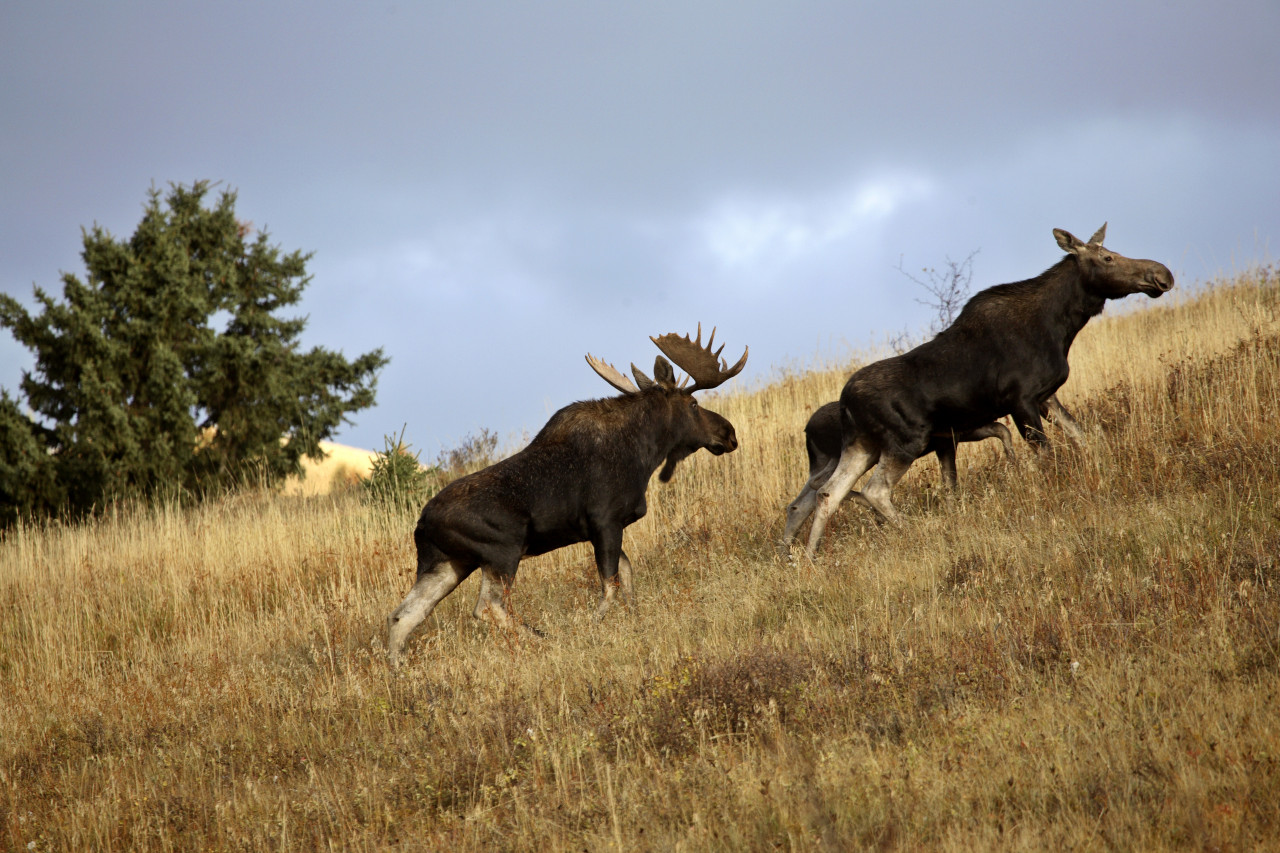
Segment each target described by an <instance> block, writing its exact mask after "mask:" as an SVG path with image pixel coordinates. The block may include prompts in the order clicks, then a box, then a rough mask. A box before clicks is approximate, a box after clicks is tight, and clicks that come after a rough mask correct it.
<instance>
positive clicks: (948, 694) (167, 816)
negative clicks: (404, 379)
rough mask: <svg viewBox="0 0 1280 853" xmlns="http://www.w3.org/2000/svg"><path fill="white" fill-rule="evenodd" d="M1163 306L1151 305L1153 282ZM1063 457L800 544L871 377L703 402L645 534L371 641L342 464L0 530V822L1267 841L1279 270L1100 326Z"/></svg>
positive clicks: (818, 841) (909, 499) (1278, 624)
mask: <svg viewBox="0 0 1280 853" xmlns="http://www.w3.org/2000/svg"><path fill="white" fill-rule="evenodd" d="M1131 301H1135V302H1136V301H1137V300H1131ZM1072 364H1073V375H1072V378H1071V381H1070V382H1069V383H1068V384H1067V385H1066V386H1065V387H1064V389H1063V391H1062V393H1061V395H1060V396H1061V398H1062V399H1063V401H1064V402H1065V403H1066V404H1067V405H1068V406H1069V407H1071V408H1072V409H1073V411H1075V412H1076V413H1077V414H1078V415H1079V416H1080V417H1081V419H1082V420H1084V421H1085V422H1086V424H1087V425H1089V426H1090V427H1091V428H1092V429H1093V430H1094V435H1093V437H1092V438H1091V440H1090V442H1089V444H1088V446H1086V447H1074V446H1071V445H1068V444H1060V445H1059V446H1058V447H1057V448H1056V449H1055V450H1054V451H1052V452H1050V453H1047V454H1045V455H1043V456H1041V457H1039V458H1035V457H1033V454H1032V453H1031V451H1030V450H1029V449H1028V448H1027V447H1026V446H1025V445H1023V444H1021V442H1019V448H1018V449H1019V458H1020V464H1019V465H1018V466H1016V467H1011V466H1009V465H1007V464H1005V463H1004V462H1003V461H1002V459H1001V457H1000V454H999V451H998V447H997V446H996V445H995V443H994V442H988V443H985V444H983V445H980V446H978V445H966V446H964V447H963V448H962V449H961V451H960V460H959V463H960V479H961V494H960V495H959V497H958V498H957V500H956V501H955V502H954V503H953V504H950V505H948V504H947V503H946V502H945V501H943V500H941V499H940V497H939V493H938V472H937V467H936V465H935V464H933V463H932V462H928V463H922V464H918V465H917V466H916V467H915V468H914V469H913V470H912V472H911V473H910V474H909V475H908V477H907V478H906V479H905V480H904V481H903V483H902V485H900V486H899V488H898V490H897V491H896V492H895V500H896V501H897V503H898V506H899V508H900V509H901V510H903V512H904V513H905V514H906V516H907V518H908V523H907V525H906V526H905V527H904V528H903V529H902V530H887V529H881V528H878V527H877V526H876V525H875V523H874V522H873V520H872V519H871V517H870V514H869V513H868V512H867V511H865V510H860V509H858V508H857V507H853V506H848V505H846V506H845V507H844V508H843V509H842V510H841V512H840V513H839V514H838V515H837V516H836V517H835V518H834V519H833V522H832V524H831V525H830V527H829V528H828V536H827V540H826V543H825V544H824V546H823V549H822V552H821V554H820V556H819V559H818V560H817V561H816V562H815V563H813V564H809V563H807V562H805V561H804V560H802V559H801V560H799V561H796V562H793V563H784V562H782V561H781V560H779V559H778V558H777V557H776V556H775V555H774V542H775V540H776V538H777V536H778V535H779V534H780V532H781V528H782V508H783V507H784V506H785V504H786V503H787V502H788V501H789V500H790V499H791V498H792V497H793V496H794V494H795V492H796V491H798V490H799V488H800V485H801V483H802V481H803V479H804V475H805V461H804V452H803V447H802V441H801V429H802V427H803V424H804V422H805V419H806V418H807V417H808V414H809V413H810V412H811V411H812V410H813V408H815V407H816V406H818V405H820V404H821V403H823V402H826V401H827V400H831V399H834V398H835V397H836V395H837V394H838V391H839V388H840V386H841V384H842V383H843V380H844V371H833V372H816V373H811V374H807V375H803V376H791V377H788V378H786V379H784V380H781V381H779V382H777V383H776V384H774V385H771V386H769V387H767V388H764V389H761V390H759V391H758V392H755V393H750V394H736V395H735V394H724V395H719V396H715V395H709V396H708V399H707V400H706V402H707V405H708V406H710V407H711V408H713V409H716V410H718V411H720V412H722V413H723V414H725V415H727V416H728V417H729V418H730V419H731V420H732V421H733V422H734V423H735V424H736V425H737V427H738V433H739V437H740V439H741V442H742V448H741V450H740V451H739V452H737V453H735V454H732V455H728V456H724V457H720V458H711V457H709V456H708V455H707V454H699V455H698V456H697V457H695V458H694V459H691V460H689V461H688V462H686V463H685V464H684V465H683V466H682V467H681V470H680V471H679V472H678V473H677V475H676V477H675V480H674V481H673V482H672V483H671V484H670V485H667V486H663V485H661V484H658V483H657V482H655V483H654V484H653V486H652V487H651V489H650V506H651V511H650V514H649V516H648V517H647V518H645V519H644V520H643V521H641V522H640V523H638V524H636V525H635V526H633V527H632V528H631V529H630V530H629V532H628V535H627V550H628V552H629V553H630V554H631V555H632V558H633V561H634V563H635V569H636V584H637V592H638V594H639V597H640V600H639V602H638V604H637V606H636V607H635V608H634V609H631V610H628V609H626V608H618V609H615V610H614V612H613V613H611V614H610V616H609V618H607V619H606V621H605V622H604V623H603V624H595V623H594V622H592V621H591V619H590V615H591V611H592V607H593V603H594V601H595V597H596V595H597V581H596V579H595V571H594V567H593V565H592V561H591V558H590V555H589V552H588V551H587V550H586V549H584V548H581V547H576V548H571V549H566V550H563V551H560V552H557V553H555V554H552V555H548V556H546V557H542V558H538V559H534V560H529V561H526V563H524V564H523V566H522V569H521V573H520V583H519V585H518V586H517V588H516V590H515V594H514V596H513V601H512V609H513V610H514V612H515V613H516V614H517V615H518V616H519V617H520V618H522V619H523V620H525V621H526V622H528V623H531V624H533V625H536V626H537V627H539V628H541V629H543V630H544V631H545V632H546V633H547V638H546V639H544V640H541V641H533V642H531V641H529V640H526V639H524V638H522V637H519V636H514V635H509V634H506V633H502V632H499V631H496V630H495V629H491V628H490V627H488V626H486V625H482V624H477V623H475V622H473V620H471V618H470V610H471V607H472V605H473V603H474V596H475V594H476V590H477V587H478V581H477V580H475V579H471V580H468V581H467V582H466V583H465V584H463V586H462V587H460V588H459V590H458V592H456V593H455V594H454V595H453V596H451V597H450V598H448V599H446V600H445V602H444V603H443V604H442V605H441V606H440V608H439V609H438V611H437V614H436V615H435V616H434V617H433V618H432V619H431V620H428V622H427V623H426V624H425V625H424V626H423V628H422V629H421V630H420V632H419V634H417V635H415V637H414V638H413V639H412V640H411V642H410V645H409V649H408V660H407V664H406V666H405V667H404V668H403V670H402V671H400V672H398V673H392V672H390V671H389V670H388V668H387V667H386V665H385V663H384V642H385V618H386V615H387V613H389V612H390V611H391V609H392V608H393V607H395V605H396V604H397V603H398V602H399V601H400V599H401V597H402V596H403V595H404V593H405V592H406V591H407V590H408V588H409V585H410V582H411V580H412V570H413V565H414V558H413V552H412V543H411V537H410V533H411V530H412V527H413V523H414V518H413V517H412V515H411V514H404V515H393V514H390V513H388V512H385V511H379V510H375V509H371V508H369V507H367V506H365V505H364V504H362V503H360V502H359V501H358V500H357V499H356V497H355V496H353V495H351V494H349V493H348V494H346V495H337V496H334V497H317V498H306V499H299V498H283V497H269V496H254V495H246V496H243V497H240V498H237V499H234V500H229V501H226V502H223V503H220V504H217V505H211V506H206V507H203V508H201V509H198V510H194V511H179V510H176V509H170V508H161V509H157V510H147V511H135V512H129V511H123V510H122V511H119V512H117V513H113V514H110V515H108V516H107V517H104V518H101V519H99V520H98V521H97V523H95V524H93V525H91V526H81V527H51V528H47V529H22V530H18V531H16V532H13V533H11V534H9V535H8V536H7V537H6V538H5V539H4V540H3V542H0V696H3V697H4V701H3V702H0V846H2V847H5V848H8V849H35V850H46V849H49V850H63V849H81V848H85V847H95V848H99V849H118V850H127V849H172V848H184V849H258V848H271V849H286V850H293V849H302V850H312V849H327V848H329V847H334V848H356V849H366V848H367V849H375V848H378V849H386V848H389V849H444V848H451V849H464V850H490V849H513V850H581V849H584V848H585V849H619V850H645V849H652V850H668V849H691V850H696V849H723V850H739V849H772V848H780V849H832V850H845V849H857V848H867V847H871V848H878V849H890V850H891V849H904V850H906V849H920V848H932V849H946V850H955V849H960V850H973V849H987V848H999V849H1022V848H1035V849H1043V848H1045V847H1062V848H1067V847H1070V848H1073V849H1107V848H1114V849H1122V850H1131V849H1144V850H1159V849H1166V848H1175V847H1176V848H1182V847H1196V848H1203V849H1218V850H1230V849H1237V850H1245V849H1257V848H1266V847H1273V848H1275V847H1277V846H1280V842H1277V841H1276V839H1277V838H1280V714H1278V713H1277V710H1276V708H1277V700H1278V698H1280V282H1278V281H1277V278H1276V277H1275V276H1274V275H1273V274H1270V273H1266V272H1263V273H1254V274H1249V275H1244V276H1241V277H1240V278H1239V279H1238V280H1235V281H1232V282H1223V283H1220V284H1218V285H1216V286H1214V287H1212V288H1209V289H1207V290H1206V291H1205V292H1204V293H1203V294H1202V295H1201V296H1199V297H1197V298H1190V297H1185V296H1184V297H1181V298H1179V297H1174V296H1171V297H1166V298H1165V299H1162V300H1160V302H1148V301H1147V300H1141V304H1137V305H1135V306H1133V310H1129V311H1126V312H1123V313H1118V314H1116V315H1114V316H1109V317H1104V318H1101V319H1099V320H1096V321H1095V322H1094V323H1092V324H1091V325H1090V326H1089V327H1087V328H1086V330H1085V331H1084V332H1083V333H1082V334H1081V336H1080V338H1079V340H1078V342H1077V343H1076V346H1075V348H1074V350H1073V355H1072Z"/></svg>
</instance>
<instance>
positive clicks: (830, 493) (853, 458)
mask: <svg viewBox="0 0 1280 853" xmlns="http://www.w3.org/2000/svg"><path fill="white" fill-rule="evenodd" d="M876 455H877V454H876V452H875V451H873V450H871V449H870V448H868V447H866V446H864V445H863V444H861V443H857V444H851V445H849V446H848V447H846V448H845V449H844V451H843V452H842V453H841V454H840V462H839V464H837V465H836V470H835V471H834V472H832V474H831V477H830V479H828V480H827V482H826V483H824V484H823V485H822V488H821V489H820V490H819V491H818V498H817V503H818V507H817V512H816V513H815V514H814V517H813V527H811V528H810V529H809V547H808V549H807V553H808V556H809V559H810V560H812V559H813V557H814V555H815V554H816V553H817V552H818V545H819V544H820V543H821V542H822V532H823V530H825V529H826V526H827V519H829V518H830V517H831V514H832V513H833V512H835V511H836V509H837V508H838V507H839V506H840V502H841V501H843V500H844V499H845V496H846V495H848V494H849V492H850V491H851V490H852V489H853V484H854V483H856V482H858V478H859V477H861V476H862V475H863V474H865V473H867V469H868V468H870V467H871V466H872V465H874V464H875V461H876ZM859 497H861V496H859ZM863 502H864V503H865V500H864V501H863Z"/></svg>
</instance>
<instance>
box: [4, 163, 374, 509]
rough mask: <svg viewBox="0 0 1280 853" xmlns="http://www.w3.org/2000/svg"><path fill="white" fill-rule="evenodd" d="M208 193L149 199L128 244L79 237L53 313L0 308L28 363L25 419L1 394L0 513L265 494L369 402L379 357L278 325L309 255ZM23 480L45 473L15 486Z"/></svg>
mask: <svg viewBox="0 0 1280 853" xmlns="http://www.w3.org/2000/svg"><path fill="white" fill-rule="evenodd" d="M209 189H210V185H209V183H208V182H206V181H201V182H197V183H195V184H193V185H192V186H190V187H185V186H181V185H172V186H171V187H170V191H169V193H168V195H167V196H165V197H163V198H162V197H161V193H160V191H159V190H157V189H155V188H152V189H151V190H150V192H149V193H148V199H147V203H146V205H145V207H144V213H143V217H142V221H141V222H140V223H139V225H138V227H137V230H136V231H135V232H134V234H133V236H132V237H131V238H130V239H129V240H128V241H127V242H126V241H122V240H117V239H115V238H114V237H113V236H112V235H111V234H109V233H108V232H106V231H105V230H104V229H102V228H100V227H98V226H96V225H95V226H94V227H93V229H92V230H89V231H82V234H83V242H84V251H83V253H82V257H83V259H84V264H85V268H86V270H87V275H86V279H85V281H81V280H80V279H79V278H77V277H76V276H74V275H71V274H63V277H62V285H63V300H62V301H56V300H55V299H53V298H51V297H50V296H49V295H48V294H47V293H45V292H44V291H43V290H42V289H40V288H39V287H37V288H36V289H35V298H36V301H37V302H38V303H39V304H40V306H41V307H42V308H43V311H42V312H41V313H40V314H39V315H38V316H32V315H31V314H30V313H28V311H27V310H26V309H25V308H24V307H23V306H22V305H21V304H19V303H18V302H17V301H16V300H15V299H13V298H12V297H9V296H7V295H0V326H4V327H6V328H8V329H9V330H10V331H11V332H12V333H13V335H14V337H15V338H16V339H17V340H18V341H19V342H20V343H22V344H23V345H25V346H26V347H27V348H28V349H30V350H32V351H33V352H34V354H35V357H36V366H35V370H34V371H31V372H28V373H25V374H24V376H23V380H22V385H21V388H22V392H23V394H24V395H25V397H26V403H27V406H28V407H29V408H30V410H31V412H32V413H33V415H34V417H33V418H28V417H27V416H26V415H23V414H22V412H21V411H20V410H19V409H18V406H17V404H16V403H15V402H14V401H12V400H10V399H9V397H8V395H7V394H5V395H4V398H3V402H2V403H0V442H2V444H0V500H2V501H6V502H10V501H11V502H13V505H14V506H16V507H18V508H20V509H23V510H24V511H26V510H37V509H39V508H40V507H42V506H44V505H45V504H47V503H48V502H49V501H53V502H56V503H57V504H59V505H61V506H64V507H65V508H67V509H69V510H71V511H72V512H73V513H74V512H81V511H84V510H86V509H88V508H90V507H92V506H93V505H94V504H97V503H100V502H101V501H103V500H105V499H110V498H112V497H117V496H123V495H144V496H147V495H154V494H156V493H157V492H159V491H164V490H172V489H176V488H183V489H187V490H191V491H193V492H196V493H203V492H206V491H208V490H211V489H214V490H216V489H219V488H224V487H226V486H228V485H231V484H233V483H235V482H238V481H239V480H240V479H241V478H243V477H245V476H247V475H250V474H252V475H254V476H257V477H261V478H263V479H265V480H266V481H267V482H268V483H275V482H278V481H280V480H281V479H283V478H284V477H285V476H287V475H289V474H295V473H298V472H300V471H301V459H302V457H303V456H307V457H310V458H312V459H320V458H322V457H323V452H322V451H321V450H320V446H319V442H320V441H321V440H323V439H326V438H328V437H329V436H331V435H332V434H333V432H334V430H335V429H336V428H337V427H338V426H339V424H340V423H341V422H342V421H344V420H346V419H347V415H348V414H350V413H352V412H355V411H358V410H360V409H364V408H368V407H369V406H371V405H373V402H374V388H375V386H376V383H377V371H378V370H379V369H380V368H381V367H382V366H383V365H384V364H386V361H387V360H386V359H385V358H383V356H382V351H381V350H374V351H373V352H370V353H366V354H365V355H362V356H360V357H359V358H356V359H355V360H354V361H347V360H346V359H345V358H344V357H343V356H342V355H341V354H340V353H335V352H331V351H329V350H326V349H323V348H319V347H317V348H314V349H312V350H310V351H306V352H304V351H302V349H301V347H300V345H299V341H298V338H299V336H300V335H301V333H302V331H303V329H304V327H305V325H306V319H305V318H297V317H295V318H288V319H284V318H281V317H280V316H278V312H280V311H281V310H283V309H285V308H288V307H289V306H292V305H294V304H296V303H297V302H298V301H299V300H300V299H301V296H302V292H303V290H304V289H305V288H306V286H307V285H308V284H309V283H310V281H311V277H310V276H309V275H308V274H307V272H306V263H307V261H308V260H309V259H310V255H304V254H302V253H300V252H296V251H295V252H293V253H291V254H287V255H286V254H282V253H281V251H280V249H279V247H277V246H273V245H271V244H270V242H269V240H268V236H267V234H266V233H263V232H257V234H256V235H255V236H253V239H250V236H251V233H252V229H251V228H250V227H249V226H248V225H245V224H243V223H241V222H239V221H238V220H237V219H236V217H235V200H236V196H235V193H233V192H230V191H224V192H222V193H221V194H220V196H219V197H218V199H217V201H216V203H215V204H213V206H212V207H206V206H205V205H204V203H203V202H204V199H205V196H206V195H207V194H208V192H209ZM23 421H26V423H23ZM34 447H39V448H40V450H41V453H37V454H36V456H35V457H32V456H31V453H32V449H33V448H34ZM46 457H47V458H46ZM32 458H38V461H34V462H31V461H29V460H30V459H32ZM23 460H28V461H27V462H24V461H23ZM23 465H27V468H23V467H22V466H23ZM46 466H47V467H46ZM27 470H30V471H31V472H33V473H35V472H37V471H40V470H47V471H51V472H52V474H51V476H50V478H49V479H48V481H47V482H46V481H43V480H39V478H38V477H37V479H36V480H33V481H32V482H33V484H34V485H33V486H32V487H31V488H30V489H24V488H22V487H21V484H19V483H18V481H17V479H16V478H17V477H18V476H19V475H20V473H23V472H26V471H27ZM14 489H16V492H14V493H13V494H11V493H10V490H14ZM33 489H34V490H36V491H33ZM18 493H21V494H18Z"/></svg>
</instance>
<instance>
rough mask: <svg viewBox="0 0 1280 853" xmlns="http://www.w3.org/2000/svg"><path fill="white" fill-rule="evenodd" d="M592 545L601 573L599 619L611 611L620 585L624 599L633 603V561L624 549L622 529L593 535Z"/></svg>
mask: <svg viewBox="0 0 1280 853" xmlns="http://www.w3.org/2000/svg"><path fill="white" fill-rule="evenodd" d="M592 545H593V546H594V548H595V551H596V570H597V571H598V572H599V573H600V604H599V606H597V607H596V614H595V618H596V621H599V620H601V619H603V618H604V615H605V613H607V612H609V608H610V607H611V606H612V605H613V599H614V596H615V595H616V594H617V592H618V589H619V587H621V589H622V599H623V601H625V602H627V604H630V603H631V601H632V598H631V561H630V560H629V559H627V555H626V554H625V553H624V552H623V550H622V531H621V530H618V531H617V532H616V533H615V532H613V531H605V532H602V533H600V534H598V535H597V536H595V537H593V539H592Z"/></svg>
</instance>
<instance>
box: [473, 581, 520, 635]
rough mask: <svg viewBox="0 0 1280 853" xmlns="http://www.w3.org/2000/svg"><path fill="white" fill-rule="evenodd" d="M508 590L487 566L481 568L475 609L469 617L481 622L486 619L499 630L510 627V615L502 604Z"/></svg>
mask: <svg viewBox="0 0 1280 853" xmlns="http://www.w3.org/2000/svg"><path fill="white" fill-rule="evenodd" d="M509 590H510V586H509V585H508V584H507V583H505V582H504V580H503V578H502V577H501V576H500V575H499V574H498V573H497V572H496V571H494V570H493V569H492V568H490V567H489V566H485V567H483V568H482V569H481V573H480V593H479V595H477V596H476V607H475V610H472V611H471V615H472V616H474V617H475V618H476V619H479V620H481V621H484V619H485V618H486V617H487V618H488V619H489V620H490V621H491V622H493V623H494V624H495V625H497V626H498V627H500V628H508V627H510V626H511V614H509V613H507V607H506V605H505V604H503V602H502V599H503V596H505V595H506V594H507V593H508V591H509Z"/></svg>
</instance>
